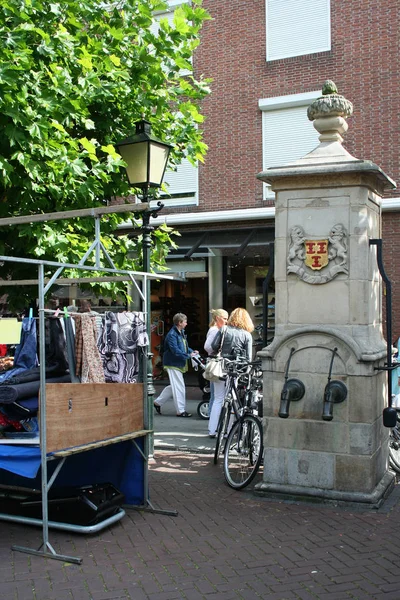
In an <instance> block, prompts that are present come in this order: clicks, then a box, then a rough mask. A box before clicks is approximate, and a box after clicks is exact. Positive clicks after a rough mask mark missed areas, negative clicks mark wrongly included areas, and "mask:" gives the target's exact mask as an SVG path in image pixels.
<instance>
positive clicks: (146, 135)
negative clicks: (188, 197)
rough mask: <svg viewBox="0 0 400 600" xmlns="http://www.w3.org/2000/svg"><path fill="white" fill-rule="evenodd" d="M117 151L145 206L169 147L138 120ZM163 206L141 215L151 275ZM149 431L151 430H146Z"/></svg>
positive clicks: (145, 263)
mask: <svg viewBox="0 0 400 600" xmlns="http://www.w3.org/2000/svg"><path fill="white" fill-rule="evenodd" d="M115 146H116V148H117V151H118V152H119V154H120V155H121V157H122V158H123V160H124V161H125V162H126V163H127V167H126V174H127V176H128V180H129V183H130V184H131V186H132V187H134V188H140V189H141V190H142V194H141V196H142V198H141V199H142V200H143V202H148V198H149V189H150V188H158V187H160V186H161V184H162V181H163V178H164V173H165V169H166V167H167V163H168V156H169V153H170V150H171V148H172V146H170V144H165V143H164V142H162V141H161V140H159V139H158V138H156V137H155V136H153V135H152V134H151V125H150V123H149V122H148V121H145V120H141V121H138V122H137V123H136V132H135V135H133V136H131V137H128V138H125V139H124V140H121V141H120V142H117V143H116V144H115ZM163 206H164V205H163V204H162V203H161V202H158V205H157V208H154V209H150V208H147V209H146V210H145V211H144V212H142V227H141V231H142V234H143V264H142V270H143V271H145V272H147V273H148V272H149V271H150V254H151V232H152V231H153V230H154V227H153V226H151V225H150V217H156V216H157V213H158V212H159V211H160V210H161V209H162V208H163ZM150 293H151V290H150V280H149V279H148V278H146V289H145V295H146V309H145V310H146V315H147V319H146V323H147V334H148V337H149V349H148V353H147V395H148V396H150V399H151V400H152V398H153V396H154V394H155V389H154V385H153V366H152V357H153V355H152V353H151V323H150V315H151V302H150ZM152 416H153V411H152V402H149V424H150V423H151V422H152ZM149 428H150V429H151V427H149Z"/></svg>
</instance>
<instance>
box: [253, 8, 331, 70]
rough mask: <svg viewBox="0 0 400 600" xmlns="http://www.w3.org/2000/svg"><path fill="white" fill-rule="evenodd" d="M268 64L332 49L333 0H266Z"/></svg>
mask: <svg viewBox="0 0 400 600" xmlns="http://www.w3.org/2000/svg"><path fill="white" fill-rule="evenodd" d="M265 4H266V24H267V32H266V33H267V61H271V60H278V59H282V58H288V57H290V56H301V55H303V54H314V53H315V52H325V51H328V50H330V49H331V23H330V0H284V1H283V0H266V1H265Z"/></svg>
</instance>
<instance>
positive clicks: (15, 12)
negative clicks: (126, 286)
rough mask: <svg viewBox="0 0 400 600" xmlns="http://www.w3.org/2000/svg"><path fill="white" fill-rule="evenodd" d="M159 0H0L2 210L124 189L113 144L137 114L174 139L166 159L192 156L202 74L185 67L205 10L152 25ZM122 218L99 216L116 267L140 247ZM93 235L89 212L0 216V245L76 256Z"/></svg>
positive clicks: (107, 196)
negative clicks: (121, 228)
mask: <svg viewBox="0 0 400 600" xmlns="http://www.w3.org/2000/svg"><path fill="white" fill-rule="evenodd" d="M166 6H167V5H166V3H165V2H163V1H162V0H127V1H126V0H120V1H117V2H108V1H107V0H105V1H100V0H62V1H60V2H57V1H54V2H46V1H44V0H2V3H1V7H0V131H1V136H0V218H1V217H8V216H16V215H28V214H36V213H48V212H53V211H64V210H73V209H78V208H87V207H92V206H93V207H94V206H102V205H104V204H107V203H108V202H109V201H110V200H111V199H112V198H114V197H123V198H124V197H126V198H127V197H129V194H132V193H133V192H134V190H131V189H129V184H128V182H127V179H126V177H125V172H124V163H123V161H122V160H121V158H120V156H119V155H118V154H117V153H116V152H115V149H114V146H113V144H114V143H115V142H116V141H118V140H120V139H122V138H124V137H126V136H127V135H130V134H131V133H132V132H133V131H134V123H135V121H137V120H139V119H140V118H141V117H142V116H143V117H145V118H146V119H147V120H149V121H150V122H151V125H152V131H153V133H154V134H155V135H156V136H158V137H160V138H162V139H163V140H164V141H167V142H169V143H171V144H172V145H173V148H174V150H173V152H172V156H171V161H172V164H179V162H180V160H182V158H183V157H184V156H187V157H188V158H189V159H190V160H191V161H192V162H195V161H198V160H202V158H203V155H204V154H205V151H206V146H205V144H204V143H203V142H202V138H201V131H200V129H199V124H201V122H202V120H203V118H202V116H201V114H200V113H199V108H198V104H199V101H200V100H201V98H203V97H204V96H205V95H206V94H208V93H209V88H208V83H209V82H208V81H207V80H203V79H199V80H196V79H195V78H194V77H193V74H192V64H191V57H192V55H193V52H194V50H195V48H196V46H197V45H198V43H199V31H200V28H201V26H202V23H203V22H204V20H205V19H207V18H209V16H208V14H207V12H206V11H205V10H204V9H203V8H202V7H201V0H192V2H191V3H190V4H182V5H181V6H180V7H179V8H177V9H176V11H175V14H174V21H173V24H172V25H171V24H169V23H168V21H167V19H162V20H161V22H160V26H159V29H158V31H157V32H156V31H155V30H154V28H152V27H151V26H152V23H153V21H154V14H155V13H156V12H157V11H161V10H165V8H166ZM131 199H132V198H131ZM131 216H132V215H131ZM129 217H130V215H127V214H122V215H121V214H112V215H108V216H107V217H104V218H103V219H102V222H101V232H102V242H103V244H104V246H105V247H106V249H107V251H108V253H109V254H110V256H111V257H112V259H113V260H114V262H115V264H116V265H117V266H118V267H119V268H124V269H127V268H128V269H135V270H139V268H140V266H139V264H138V263H137V262H136V263H135V260H134V259H132V258H130V257H131V256H133V255H138V252H136V251H135V248H136V246H137V244H138V240H139V241H140V238H133V239H128V238H127V237H120V236H117V235H115V232H116V230H117V226H118V224H119V223H121V222H122V221H125V222H126V221H127V219H128V218H129ZM132 223H133V224H134V225H135V224H136V226H137V221H135V220H134V219H132ZM169 233H170V232H169V231H168V229H167V228H162V229H161V230H160V231H156V232H155V234H154V239H155V244H154V252H153V259H154V264H157V265H158V266H160V265H162V264H163V261H164V258H165V254H166V250H167V248H168V246H169V245H170V244H171V243H172V244H173V242H172V240H171V238H170V236H169ZM93 239H94V220H93V219H92V218H88V219H83V218H82V219H71V220H68V221H67V220H65V221H52V222H50V221H48V222H46V223H31V224H29V225H19V226H18V227H17V226H12V227H11V226H9V227H7V228H4V227H2V228H1V229H0V255H7V256H25V257H26V256H28V257H31V258H33V257H39V258H41V259H46V260H57V261H62V262H70V263H74V262H77V261H79V260H80V259H81V258H82V256H83V255H84V254H85V252H86V250H87V249H88V247H89V246H90V243H91V242H92V241H93ZM10 269H11V270H12V273H13V278H17V276H18V277H27V276H32V269H31V268H29V267H26V266H24V265H21V264H16V263H5V264H4V265H3V266H2V267H1V269H0V277H2V278H6V277H7V276H9V275H10ZM9 291H10V293H12V288H10V290H9ZM22 291H23V290H19V294H21V292H22ZM110 291H111V292H112V290H110ZM114 291H117V290H114Z"/></svg>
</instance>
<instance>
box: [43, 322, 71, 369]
mask: <svg viewBox="0 0 400 600" xmlns="http://www.w3.org/2000/svg"><path fill="white" fill-rule="evenodd" d="M44 331H45V356H46V360H45V362H46V368H47V367H53V366H54V367H56V368H57V370H58V371H59V372H60V373H65V372H66V371H68V359H67V348H66V344H65V336H64V331H63V328H62V325H61V321H60V319H59V318H58V317H49V318H47V319H46V320H45V322H44ZM39 345H40V341H39Z"/></svg>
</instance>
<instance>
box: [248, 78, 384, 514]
mask: <svg viewBox="0 0 400 600" xmlns="http://www.w3.org/2000/svg"><path fill="white" fill-rule="evenodd" d="M352 110H353V107H352V104H351V103H350V102H349V101H348V100H346V99H345V98H343V96H341V95H339V94H338V93H337V90H336V86H335V85H334V83H333V82H329V81H328V82H325V84H324V88H323V95H322V97H321V98H319V99H317V100H316V101H314V102H313V103H312V104H311V105H310V107H309V108H308V117H309V119H310V120H311V121H313V124H314V127H315V128H316V129H317V131H318V132H319V133H320V137H319V139H320V144H319V145H318V146H317V148H315V150H313V151H312V152H310V153H309V154H307V155H306V156H305V157H303V158H301V159H300V160H298V161H295V162H293V163H290V164H287V165H285V166H283V167H277V168H271V169H267V170H266V171H264V172H263V173H260V174H259V175H258V178H259V179H261V180H262V181H265V182H267V183H269V184H270V185H271V186H272V189H273V190H274V191H275V193H276V220H275V234H276V238H275V261H276V266H275V324H276V328H275V338H274V340H273V342H272V344H271V345H270V346H268V347H267V348H265V349H264V350H263V351H262V352H260V353H259V355H261V357H262V360H263V370H264V425H265V437H264V445H265V455H264V476H263V482H262V483H261V484H260V485H258V486H257V489H256V492H257V493H259V494H263V493H267V492H268V493H271V492H273V493H275V494H277V493H280V494H289V495H291V496H293V495H302V496H315V497H319V498H327V499H332V500H336V501H340V500H344V501H354V502H364V503H370V504H373V505H377V504H379V503H380V502H381V501H382V499H383V497H384V496H385V494H386V493H387V491H388V489H389V488H390V486H391V485H392V476H391V475H390V474H389V471H388V432H387V430H386V429H385V428H384V427H383V424H382V410H383V408H384V406H386V404H387V396H386V393H387V389H386V384H387V373H386V372H385V371H382V370H379V367H380V366H383V365H384V362H385V357H386V349H387V345H386V342H385V340H384V339H383V335H382V286H381V278H380V275H379V271H378V267H377V260H376V251H375V248H374V247H370V246H369V240H370V239H371V238H380V237H381V197H382V195H383V193H384V189H385V188H393V187H395V185H394V183H393V181H392V180H390V179H389V177H387V176H386V175H385V173H383V171H382V170H381V169H380V168H379V167H378V166H377V165H375V164H374V163H372V162H371V161H368V160H359V159H357V158H355V157H353V156H351V155H350V154H349V153H348V152H347V151H346V150H345V148H344V147H343V146H342V141H343V138H342V135H343V134H344V133H345V132H346V130H347V128H348V125H347V122H346V119H347V118H348V117H349V116H351V114H352ZM293 379H295V380H299V381H300V382H301V384H303V385H304V395H303V396H302V397H301V399H298V398H299V397H300V396H301V395H302V391H303V390H302V387H301V384H300V383H298V382H297V383H293V382H291V381H290V380H293ZM329 382H330V387H328V388H327V391H329V393H325V392H326V386H327V384H328V383H329ZM335 382H339V383H335ZM285 383H286V387H285V390H284V385H285ZM283 390H284V393H283V394H282V391H283ZM324 400H325V402H324ZM333 400H335V402H333ZM279 415H280V416H279Z"/></svg>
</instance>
